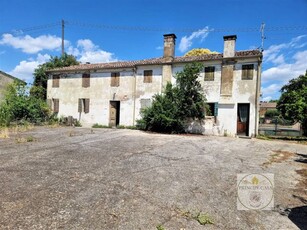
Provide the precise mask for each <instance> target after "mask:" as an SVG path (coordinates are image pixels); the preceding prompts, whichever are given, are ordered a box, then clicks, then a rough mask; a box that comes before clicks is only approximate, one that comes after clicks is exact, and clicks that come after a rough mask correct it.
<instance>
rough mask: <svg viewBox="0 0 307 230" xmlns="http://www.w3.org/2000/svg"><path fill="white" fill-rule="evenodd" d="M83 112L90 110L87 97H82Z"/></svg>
mask: <svg viewBox="0 0 307 230" xmlns="http://www.w3.org/2000/svg"><path fill="white" fill-rule="evenodd" d="M84 112H85V113H89V112H90V99H89V98H86V99H84Z"/></svg>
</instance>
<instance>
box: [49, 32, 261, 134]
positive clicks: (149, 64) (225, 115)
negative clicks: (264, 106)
mask: <svg viewBox="0 0 307 230" xmlns="http://www.w3.org/2000/svg"><path fill="white" fill-rule="evenodd" d="M236 38H237V37H236V36H235V35H233V36H225V37H224V52H223V54H207V55H202V56H194V57H175V40H176V36H175V35H174V34H166V35H164V55H163V57H160V58H152V59H145V60H139V61H121V62H113V63H99V64H81V65H78V66H69V67H63V68H57V69H53V70H50V71H48V72H49V79H48V89H47V100H48V102H49V104H50V105H51V107H52V109H53V111H54V112H56V113H58V115H59V116H73V117H74V118H77V119H79V120H80V122H81V123H82V124H83V125H91V124H94V123H99V124H103V125H111V126H115V125H125V126H131V125H135V124H136V120H137V119H139V118H140V109H142V108H145V107H147V106H149V105H150V104H151V101H152V96H153V95H155V94H156V93H161V92H163V88H164V87H165V85H166V83H167V82H169V81H170V82H173V83H174V82H175V78H174V76H175V75H176V73H177V72H178V71H181V70H182V69H183V67H184V65H185V64H187V63H191V62H201V63H203V64H204V69H203V71H202V72H201V73H200V77H199V81H200V82H201V84H202V85H203V89H204V92H205V96H206V98H207V102H208V104H209V106H210V108H211V116H207V117H206V119H205V125H204V128H205V131H204V133H205V134H216V135H231V136H235V135H244V136H245V135H246V136H254V135H256V134H257V133H258V119H259V117H258V112H259V108H258V107H259V95H260V74H261V63H262V53H261V52H260V51H259V50H247V51H235V44H236Z"/></svg>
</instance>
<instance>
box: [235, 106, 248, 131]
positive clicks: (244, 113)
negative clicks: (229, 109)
mask: <svg viewBox="0 0 307 230" xmlns="http://www.w3.org/2000/svg"><path fill="white" fill-rule="evenodd" d="M249 109H250V105H249V103H240V104H238V112H237V135H240V136H249V113H250V111H249Z"/></svg>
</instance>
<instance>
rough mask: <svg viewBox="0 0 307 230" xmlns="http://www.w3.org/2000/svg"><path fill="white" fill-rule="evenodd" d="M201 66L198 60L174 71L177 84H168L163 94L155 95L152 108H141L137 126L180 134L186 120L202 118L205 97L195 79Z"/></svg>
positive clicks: (183, 130) (203, 115)
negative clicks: (177, 71)
mask: <svg viewBox="0 0 307 230" xmlns="http://www.w3.org/2000/svg"><path fill="white" fill-rule="evenodd" d="M202 69H203V65H202V64H200V63H192V64H187V65H186V66H185V67H184V69H183V71H181V72H179V73H177V75H176V85H175V86H173V85H172V84H171V83H167V85H166V88H165V91H164V93H163V94H156V95H155V96H154V97H153V102H152V105H151V107H148V108H146V109H144V110H142V111H141V116H142V119H140V120H138V121H137V126H138V127H139V128H141V129H144V130H150V131H155V132H165V133H183V132H185V129H184V128H185V123H186V122H187V121H188V120H189V119H198V120H200V121H201V120H202V119H203V118H204V117H205V96H204V94H203V90H202V87H201V84H200V82H199V81H198V80H197V78H198V77H199V73H200V71H201V70H202Z"/></svg>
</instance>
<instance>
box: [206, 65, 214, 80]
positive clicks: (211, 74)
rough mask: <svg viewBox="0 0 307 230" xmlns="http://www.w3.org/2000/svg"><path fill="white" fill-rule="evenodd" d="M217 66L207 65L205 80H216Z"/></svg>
mask: <svg viewBox="0 0 307 230" xmlns="http://www.w3.org/2000/svg"><path fill="white" fill-rule="evenodd" d="M214 71H215V66H208V67H205V81H214Z"/></svg>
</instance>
